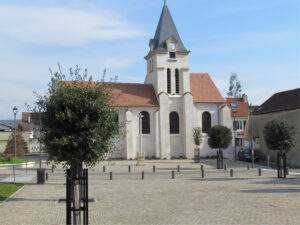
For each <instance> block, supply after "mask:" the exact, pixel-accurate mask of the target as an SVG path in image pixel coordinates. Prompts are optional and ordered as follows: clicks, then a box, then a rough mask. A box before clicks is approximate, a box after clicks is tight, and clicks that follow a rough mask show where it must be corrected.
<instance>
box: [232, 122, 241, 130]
mask: <svg viewBox="0 0 300 225" xmlns="http://www.w3.org/2000/svg"><path fill="white" fill-rule="evenodd" d="M233 129H234V130H242V129H243V121H233Z"/></svg>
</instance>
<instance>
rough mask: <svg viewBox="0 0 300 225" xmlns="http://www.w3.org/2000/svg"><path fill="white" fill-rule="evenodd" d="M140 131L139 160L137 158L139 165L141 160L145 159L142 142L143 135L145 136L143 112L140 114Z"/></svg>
mask: <svg viewBox="0 0 300 225" xmlns="http://www.w3.org/2000/svg"><path fill="white" fill-rule="evenodd" d="M138 117H139V131H140V151H139V153H138V157H137V158H138V160H137V165H140V164H141V161H143V159H144V155H143V142H142V136H143V127H142V119H143V117H144V115H143V114H142V113H140V114H139V116H138Z"/></svg>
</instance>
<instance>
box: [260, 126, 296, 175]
mask: <svg viewBox="0 0 300 225" xmlns="http://www.w3.org/2000/svg"><path fill="white" fill-rule="evenodd" d="M264 139H265V142H266V144H267V147H268V149H270V150H273V151H278V154H277V171H278V178H286V171H287V167H286V154H287V153H288V151H289V150H290V149H291V148H293V147H294V145H295V128H294V127H293V126H291V125H289V124H288V123H287V122H285V121H282V120H281V121H280V120H272V121H270V122H268V123H267V124H266V125H265V128H264Z"/></svg>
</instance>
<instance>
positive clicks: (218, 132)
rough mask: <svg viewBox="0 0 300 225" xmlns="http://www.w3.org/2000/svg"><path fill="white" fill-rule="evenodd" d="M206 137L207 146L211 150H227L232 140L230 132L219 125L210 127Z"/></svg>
mask: <svg viewBox="0 0 300 225" xmlns="http://www.w3.org/2000/svg"><path fill="white" fill-rule="evenodd" d="M208 136H209V138H208V145H209V146H210V147H211V148H213V149H220V148H228V146H229V144H230V143H231V140H232V132H231V130H230V129H229V128H227V127H224V126H221V125H216V126H214V127H212V128H211V129H210V131H209V133H208Z"/></svg>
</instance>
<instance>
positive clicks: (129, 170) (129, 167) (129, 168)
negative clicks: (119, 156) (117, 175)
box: [128, 165, 131, 173]
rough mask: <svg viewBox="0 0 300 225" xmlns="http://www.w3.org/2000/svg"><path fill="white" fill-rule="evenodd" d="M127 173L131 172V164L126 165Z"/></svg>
mask: <svg viewBox="0 0 300 225" xmlns="http://www.w3.org/2000/svg"><path fill="white" fill-rule="evenodd" d="M128 173H131V166H130V165H129V166H128Z"/></svg>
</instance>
